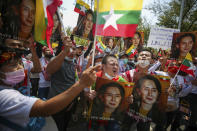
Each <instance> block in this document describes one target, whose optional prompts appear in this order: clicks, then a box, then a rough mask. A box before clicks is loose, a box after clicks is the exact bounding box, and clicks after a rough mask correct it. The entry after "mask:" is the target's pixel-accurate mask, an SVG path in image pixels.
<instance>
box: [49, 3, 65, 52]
mask: <svg viewBox="0 0 197 131" xmlns="http://www.w3.org/2000/svg"><path fill="white" fill-rule="evenodd" d="M61 4H62V1H61V0H53V2H52V3H51V4H50V5H48V6H47V8H46V12H47V18H48V24H47V29H46V39H47V44H48V47H49V49H50V50H51V53H52V54H53V49H52V48H51V44H50V38H51V35H52V30H53V26H54V23H53V15H54V14H55V12H56V11H57V7H58V6H60V5H61Z"/></svg>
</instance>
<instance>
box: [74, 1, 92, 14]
mask: <svg viewBox="0 0 197 131" xmlns="http://www.w3.org/2000/svg"><path fill="white" fill-rule="evenodd" d="M89 9H90V6H89V5H88V4H87V3H85V2H84V1H82V0H77V2H76V5H75V8H74V11H75V12H77V13H79V14H81V15H85V14H86V11H87V10H89Z"/></svg>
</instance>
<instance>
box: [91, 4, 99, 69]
mask: <svg viewBox="0 0 197 131" xmlns="http://www.w3.org/2000/svg"><path fill="white" fill-rule="evenodd" d="M98 12H99V0H97V12H96V28H95V35H94V48H93V53H92V55H93V56H92V66H93V65H94V54H95V49H96V34H97V28H98V26H97V23H98Z"/></svg>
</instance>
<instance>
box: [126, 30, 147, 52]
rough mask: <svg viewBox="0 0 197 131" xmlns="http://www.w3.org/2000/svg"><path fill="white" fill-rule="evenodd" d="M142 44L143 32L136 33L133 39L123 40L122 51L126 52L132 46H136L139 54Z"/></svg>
mask: <svg viewBox="0 0 197 131" xmlns="http://www.w3.org/2000/svg"><path fill="white" fill-rule="evenodd" d="M143 44H144V32H142V31H136V32H135V34H134V36H133V37H127V38H124V50H128V49H129V48H130V47H131V46H132V45H134V46H136V48H137V51H138V52H139V51H140V50H141V49H142V47H143Z"/></svg>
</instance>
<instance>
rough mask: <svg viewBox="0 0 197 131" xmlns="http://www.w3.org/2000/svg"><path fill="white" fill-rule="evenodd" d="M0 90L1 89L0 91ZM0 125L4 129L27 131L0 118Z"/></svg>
mask: <svg viewBox="0 0 197 131" xmlns="http://www.w3.org/2000/svg"><path fill="white" fill-rule="evenodd" d="M0 90H1V89H0ZM0 123H1V124H2V125H4V126H6V127H9V128H11V129H13V130H14V131H28V130H27V129H25V128H23V127H21V126H19V125H17V124H15V123H13V122H11V121H9V120H8V119H6V118H4V117H2V116H0Z"/></svg>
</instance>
